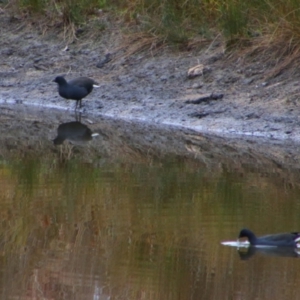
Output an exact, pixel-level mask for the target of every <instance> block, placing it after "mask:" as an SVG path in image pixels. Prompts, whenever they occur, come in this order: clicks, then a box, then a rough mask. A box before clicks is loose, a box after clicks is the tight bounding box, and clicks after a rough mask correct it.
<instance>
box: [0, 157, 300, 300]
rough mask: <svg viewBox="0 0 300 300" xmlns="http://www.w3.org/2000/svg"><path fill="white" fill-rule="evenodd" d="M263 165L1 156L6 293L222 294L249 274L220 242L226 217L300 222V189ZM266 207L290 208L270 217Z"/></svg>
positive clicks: (3, 283) (168, 296) (211, 296)
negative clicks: (244, 167)
mask: <svg viewBox="0 0 300 300" xmlns="http://www.w3.org/2000/svg"><path fill="white" fill-rule="evenodd" d="M264 172H265V173H263V175H264V176H262V173H261V171H259V170H257V171H256V172H255V171H254V170H252V171H251V172H250V173H246V172H244V173H241V172H240V171H236V170H234V171H229V170H227V169H222V168H219V169H216V170H210V169H206V168H204V167H203V165H202V164H201V163H200V162H197V161H195V160H185V159H179V158H172V159H170V160H167V161H153V160H151V161H148V162H145V163H124V162H118V163H115V164H110V163H108V164H103V165H102V166H101V167H97V166H95V165H93V164H88V163H81V162H79V161H77V160H70V161H68V162H65V163H63V164H61V163H58V162H53V161H49V160H48V161H47V160H42V159H40V160H38V159H36V160H34V161H32V160H28V161H26V160H24V161H23V162H22V163H17V162H13V163H8V164H2V165H1V166H0V184H1V188H2V194H1V196H0V205H1V210H0V214H1V223H0V237H1V244H0V245H1V248H0V249H1V253H2V256H1V261H0V263H1V264H2V267H1V271H2V279H1V280H2V281H1V282H0V288H1V289H2V290H3V293H4V294H5V298H6V299H8V298H9V297H12V296H17V295H18V296H19V297H20V299H22V297H24V299H25V296H24V295H27V296H28V297H29V299H31V298H32V299H33V298H34V297H42V296H43V297H44V298H45V299H51V297H52V299H53V298H54V299H65V298H67V299H85V298H84V297H85V295H89V297H86V298H87V299H93V298H92V297H93V295H95V294H97V293H98V294H100V293H101V295H102V296H103V297H104V296H107V297H111V299H115V298H120V297H121V295H122V299H198V297H199V293H204V294H205V297H206V299H214V297H219V298H218V299H222V298H224V297H222V291H223V292H224V290H223V287H222V283H224V281H225V280H226V278H232V276H234V279H235V280H237V281H239V280H240V283H241V284H243V287H245V286H246V283H247V282H246V280H245V277H242V278H241V279H238V276H239V275H240V272H241V269H240V267H239V266H237V265H236V262H235V258H236V256H235V255H236V253H233V252H231V253H229V252H226V251H227V250H224V249H223V248H220V245H219V242H220V240H222V239H224V238H225V235H226V234H228V228H230V230H231V231H232V234H234V235H236V234H237V233H238V230H239V229H240V226H241V225H242V224H245V223H247V224H250V225H251V224H252V225H253V226H254V227H255V226H258V225H259V226H261V227H262V226H265V225H266V224H268V226H269V227H270V228H274V229H276V226H279V224H278V221H280V222H284V224H287V227H288V226H289V227H290V228H294V227H295V228H296V227H297V225H299V224H298V221H297V219H296V216H297V215H298V214H299V209H300V208H299V205H298V206H297V205H291V203H294V202H293V201H294V200H296V199H297V197H298V195H299V189H298V188H297V186H296V185H295V187H294V188H293V189H292V190H291V191H290V193H289V194H288V197H287V195H286V196H284V193H283V192H282V186H283V185H284V183H283V184H281V185H280V184H278V175H277V174H274V173H272V171H270V172H269V173H268V176H265V174H266V172H267V171H266V170H264ZM294 176H295V178H297V176H296V174H294ZM275 194H277V198H275V200H274V195H275ZM254 195H255V197H254ZM283 197H285V198H283ZM283 199H285V201H283ZM288 203H290V205H287V204H288ZM271 206H272V211H273V212H277V211H278V212H279V211H282V210H283V211H284V212H285V213H284V214H283V213H281V214H277V216H276V218H275V219H274V218H273V216H270V215H268V214H265V212H267V211H268V209H269V208H270V207H271ZM232 224H234V226H232ZM250 225H249V226H250ZM293 226H294V227H293ZM299 227H300V226H299ZM232 228H233V229H234V231H233V229H232ZM254 229H255V228H254ZM235 230H236V231H235ZM232 236H233V235H232ZM232 236H227V238H232ZM262 265H263V264H262ZM291 266H292V263H286V265H285V266H283V265H282V266H281V267H282V268H283V269H282V270H287V268H288V267H291ZM16 270H17V271H16ZM233 270H235V272H233ZM275 273H276V272H275ZM233 274H234V275H233ZM266 274H267V273H266ZM244 276H246V277H247V275H244ZM266 276H269V274H267V275H266ZM273 276H275V277H274V278H273V279H274V282H276V280H277V279H278V277H276V275H273ZM295 276H296V275H295ZM286 280H289V282H294V281H295V280H296V277H293V275H289V276H287V277H286ZM244 285H245V286H244ZM231 289H232V288H231ZM231 292H232V290H231ZM231 292H229V294H230V293H231ZM248 293H250V294H251V292H250V291H248ZM37 295H38V296H37ZM251 295H253V294H251ZM30 297H31V298H30ZM225 298H226V297H225ZM252 299H253V298H252Z"/></svg>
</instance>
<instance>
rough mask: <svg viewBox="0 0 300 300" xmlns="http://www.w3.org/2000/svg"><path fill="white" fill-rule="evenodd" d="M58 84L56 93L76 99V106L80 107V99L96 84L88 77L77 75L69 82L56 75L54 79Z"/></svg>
mask: <svg viewBox="0 0 300 300" xmlns="http://www.w3.org/2000/svg"><path fill="white" fill-rule="evenodd" d="M53 81H54V82H56V83H57V84H58V93H59V95H60V96H61V97H63V98H65V99H71V100H76V107H75V110H76V109H77V107H78V106H79V108H81V106H82V103H81V100H82V99H83V98H84V97H86V96H87V95H88V94H89V93H91V91H92V90H93V87H94V86H97V82H95V81H94V80H93V79H91V78H88V77H78V78H75V79H73V80H70V81H69V82H67V81H66V79H65V78H64V77H62V76H57V77H56V78H55V79H54V80H53Z"/></svg>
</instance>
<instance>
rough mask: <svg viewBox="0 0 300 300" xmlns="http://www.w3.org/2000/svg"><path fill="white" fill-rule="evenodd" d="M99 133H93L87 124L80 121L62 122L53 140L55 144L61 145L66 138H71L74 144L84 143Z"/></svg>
mask: <svg viewBox="0 0 300 300" xmlns="http://www.w3.org/2000/svg"><path fill="white" fill-rule="evenodd" d="M97 135H99V134H98V133H93V132H92V130H91V129H90V128H89V127H87V126H86V125H84V124H82V123H81V122H78V121H73V122H68V123H62V124H60V125H59V126H58V128H57V137H56V138H55V139H54V140H53V143H54V145H61V144H62V143H63V142H64V140H69V141H70V142H71V143H73V144H84V143H87V142H89V141H90V140H92V139H93V137H95V136H97Z"/></svg>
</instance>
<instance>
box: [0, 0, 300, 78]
mask: <svg viewBox="0 0 300 300" xmlns="http://www.w3.org/2000/svg"><path fill="white" fill-rule="evenodd" d="M8 6H9V8H10V9H11V10H12V11H14V12H19V13H20V14H21V15H22V16H23V17H24V16H25V17H28V16H30V17H31V18H32V17H34V16H36V17H37V18H36V19H37V20H38V21H37V22H40V23H43V26H44V27H47V26H52V27H53V26H60V27H63V28H64V30H63V32H64V39H65V40H67V41H69V42H71V41H73V40H74V39H76V38H77V29H78V28H82V27H84V26H88V27H90V25H89V24H93V25H92V26H94V28H93V30H92V32H93V34H94V35H97V33H99V31H103V30H106V24H107V23H109V22H115V21H116V20H117V22H116V23H117V25H118V26H119V28H122V31H123V34H124V43H123V45H122V46H120V49H117V50H121V51H122V50H124V55H125V56H129V55H131V54H132V53H135V52H139V51H142V50H144V49H150V50H151V51H153V53H154V54H155V52H156V51H159V49H160V47H161V46H162V45H164V44H168V45H170V44H172V45H176V46H178V47H179V48H184V49H185V50H186V49H187V50H190V49H193V48H195V47H198V46H199V45H203V43H207V42H209V41H212V40H214V39H215V38H216V37H219V36H221V39H222V40H223V41H225V45H226V50H230V51H231V50H232V49H236V48H238V49H239V50H241V49H243V51H247V53H249V54H250V55H252V53H253V52H257V51H263V52H264V51H268V50H266V49H269V48H270V47H271V48H272V50H273V51H274V53H269V54H271V57H272V59H273V58H274V59H276V61H278V70H279V71H278V70H274V75H276V73H278V72H280V69H282V68H285V67H287V66H289V65H290V64H291V63H292V62H293V61H295V59H297V57H298V56H299V50H298V49H299V45H300V8H299V1H298V0H262V1H258V0H253V1H244V0H229V1H221V0H213V1H211V0H204V1H198V0H184V1H183V0H177V1H175V0H164V1H158V0H152V1H147V0H125V1H116V0H113V1H109V2H108V1H105V0H102V1H98V0H97V1H96V0H91V1H87V0H74V1H71V0H61V1H58V0H51V1H50V2H49V1H47V2H46V1H43V0H13V1H11V2H9V5H8ZM3 7H4V6H3ZM103 15H106V16H107V15H110V16H113V17H112V18H111V19H110V20H109V21H107V20H105V21H104V22H102V21H101V22H98V21H99V20H100V19H101V18H103ZM95 20H96V21H95ZM97 22H98V23H97ZM109 26H110V25H109ZM45 31H46V30H45ZM98 35H99V34H98ZM287 56H289V59H288V60H285V59H284V60H285V62H284V63H283V64H282V62H281V60H282V59H281V58H282V57H284V58H286V57H287Z"/></svg>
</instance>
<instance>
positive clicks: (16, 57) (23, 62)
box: [0, 12, 300, 165]
mask: <svg viewBox="0 0 300 300" xmlns="http://www.w3.org/2000/svg"><path fill="white" fill-rule="evenodd" d="M0 24H1V29H0V30H1V37H2V38H1V40H0V44H1V47H0V49H1V50H0V52H1V56H0V66H1V71H0V87H1V89H0V103H1V119H2V122H4V121H5V111H6V112H7V111H10V110H12V111H13V112H14V117H13V118H10V117H9V118H8V119H9V120H10V121H9V122H12V123H14V122H15V124H11V125H10V126H12V127H14V126H15V127H18V126H19V125H20V124H21V123H22V118H24V111H26V114H27V115H30V114H31V113H29V111H30V109H31V108H32V115H31V118H33V119H34V118H35V117H34V115H36V118H37V120H38V119H39V118H40V115H43V120H40V121H36V122H37V123H38V122H44V123H46V124H52V125H51V126H50V127H51V134H49V136H48V138H50V136H51V138H53V135H55V130H56V127H57V126H58V125H59V122H60V121H61V120H58V117H57V114H58V115H62V116H64V115H65V116H67V119H69V120H70V119H71V118H72V117H71V115H73V114H74V106H75V102H74V101H66V100H64V99H62V98H61V97H60V96H59V95H58V93H57V87H56V84H55V83H53V82H52V80H53V79H54V78H55V76H57V75H65V77H66V78H67V79H68V78H74V77H77V76H88V77H91V78H93V79H94V80H96V81H97V82H99V83H100V88H98V89H94V91H93V92H92V93H91V94H90V95H89V96H88V97H87V98H86V99H85V100H83V105H84V107H83V110H82V115H83V118H82V121H83V123H84V122H85V120H90V119H92V120H93V122H92V123H93V124H97V123H99V122H98V121H100V120H103V118H109V119H110V120H111V119H113V120H115V122H116V123H120V124H121V123H122V124H123V125H122V126H127V127H128V129H127V131H129V130H132V128H135V126H132V127H131V126H129V125H128V124H134V123H136V124H138V126H139V128H141V130H142V134H141V135H140V140H144V141H146V140H147V139H148V140H149V141H151V143H150V142H149V143H148V144H149V145H150V146H151V145H152V144H153V145H156V146H155V147H156V148H159V147H161V148H162V149H164V147H165V146H164V144H163V142H161V141H160V142H157V140H156V138H157V136H156V138H154V137H153V136H152V134H153V132H152V131H153V130H152V129H151V128H156V129H155V130H157V128H159V127H160V126H162V127H161V128H162V131H164V134H165V133H166V132H167V131H168V129H167V128H172V130H170V131H169V134H170V135H173V137H171V138H170V139H171V140H173V139H174V137H176V134H177V133H178V134H179V135H180V134H183V135H185V134H186V132H187V131H188V132H193V134H192V135H195V136H197V135H198V134H199V136H205V137H208V136H209V137H215V139H216V140H217V142H216V144H215V145H214V147H216V146H217V145H221V144H223V145H228V143H229V144H234V145H237V144H239V143H237V142H236V141H238V140H240V141H241V143H244V146H243V147H246V148H247V149H250V148H251V147H253V149H255V151H256V152H257V151H258V153H260V155H262V154H263V153H265V155H266V157H269V156H271V157H272V156H273V155H275V154H274V153H273V150H272V149H273V148H276V149H277V150H278V149H279V148H280V149H281V150H280V151H279V150H278V152H277V154H276V155H275V156H277V155H278V153H279V152H280V153H283V152H284V151H283V150H282V149H287V148H288V151H287V152H288V153H290V154H291V156H290V158H289V159H291V161H293V162H292V165H293V164H294V162H295V161H299V160H298V154H297V149H298V143H299V142H300V126H299V113H298V110H299V108H298V107H299V104H298V98H299V93H300V88H299V84H298V82H299V71H298V70H297V69H296V67H295V68H289V69H285V70H283V71H282V72H281V73H280V74H276V76H270V74H272V73H274V70H275V69H276V66H277V64H278V61H271V60H269V59H268V53H267V52H266V53H264V54H263V55H256V56H255V55H254V56H249V55H248V56H247V55H245V56H236V57H232V56H230V55H228V54H227V53H225V51H224V45H223V43H222V42H221V41H218V40H215V41H214V42H211V43H209V44H204V45H203V47H201V49H198V50H193V51H189V52H175V51H173V50H170V49H168V48H167V47H164V48H161V49H159V51H157V50H156V51H153V50H151V48H149V49H148V50H144V51H133V48H132V47H133V44H130V43H126V41H125V40H124V37H123V36H122V34H121V33H120V31H119V30H118V29H116V28H112V29H109V30H106V31H105V32H103V33H101V34H100V35H99V36H96V37H94V38H93V39H90V37H91V35H90V33H89V32H88V31H87V32H86V33H85V32H83V33H82V35H81V36H80V38H79V39H77V40H76V41H74V42H72V43H70V44H67V43H66V41H65V40H64V39H62V38H61V36H60V35H56V34H54V32H52V33H51V32H48V33H46V34H42V32H41V30H39V29H36V28H34V27H33V26H25V25H21V26H20V23H19V22H18V20H15V19H14V18H12V17H11V16H9V15H7V14H6V13H5V12H4V13H2V14H1V15H0ZM108 53H109V59H108V60H107V61H106V58H107V54H108ZM103 62H104V63H103ZM197 65H201V66H202V67H203V69H202V72H200V74H199V76H195V77H193V78H189V77H188V70H189V69H190V68H192V67H195V66H197ZM207 95H208V97H207ZM211 95H222V97H219V98H217V99H213V97H212V98H209V96H211ZM201 99H205V100H203V101H202V100H201ZM36 109H37V110H38V111H39V113H36V112H35V111H36ZM12 111H10V113H8V114H7V115H10V114H11V113H12ZM54 111H55V113H53V112H54ZM74 118H75V117H74ZM97 120H98V121H97ZM37 123H36V124H37ZM124 124H127V125H124ZM120 126H121V125H120ZM152 126H153V127H152ZM129 128H131V129H129ZM124 130H125V129H124ZM151 130H152V131H151ZM125 131H126V130H125ZM36 134H37V135H38V134H39V132H38V131H36ZM122 134H123V135H124V133H122ZM162 140H163V139H162ZM144 141H143V142H142V143H144ZM166 141H168V138H166ZM249 141H250V142H249ZM135 143H138V140H137V141H135ZM193 143H194V142H191V143H190V144H191V145H193ZM214 143H215V142H214ZM145 144H147V143H145ZM174 144H176V143H174ZM187 144H188V143H185V145H184V146H183V148H184V149H185V151H186V150H187V149H191V148H193V147H189V146H188V145H187ZM260 145H269V146H265V147H261V146H260ZM220 147H221V146H220ZM239 147H240V146H238V148H239ZM165 148H166V149H167V148H168V149H169V148H170V147H165ZM179 148H180V147H179ZM183 148H182V149H183ZM200 148H201V147H200ZM221 148H222V147H221ZM225 148H226V147H225ZM256 148H257V149H256ZM169 150H170V149H169ZM177 150H178V149H177ZM177 150H176V151H177ZM163 151H164V150H163ZM180 151H181V150H180ZM192 151H195V150H192ZM188 152H191V150H188ZM198 152H199V151H198ZM222 152H224V153H226V151H223V150H220V154H221V153H222ZM224 153H223V154H224ZM282 155H283V154H282ZM279 156H280V155H279ZM284 156H285V155H283V157H284ZM288 156H289V155H288ZM289 159H288V160H289Z"/></svg>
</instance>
